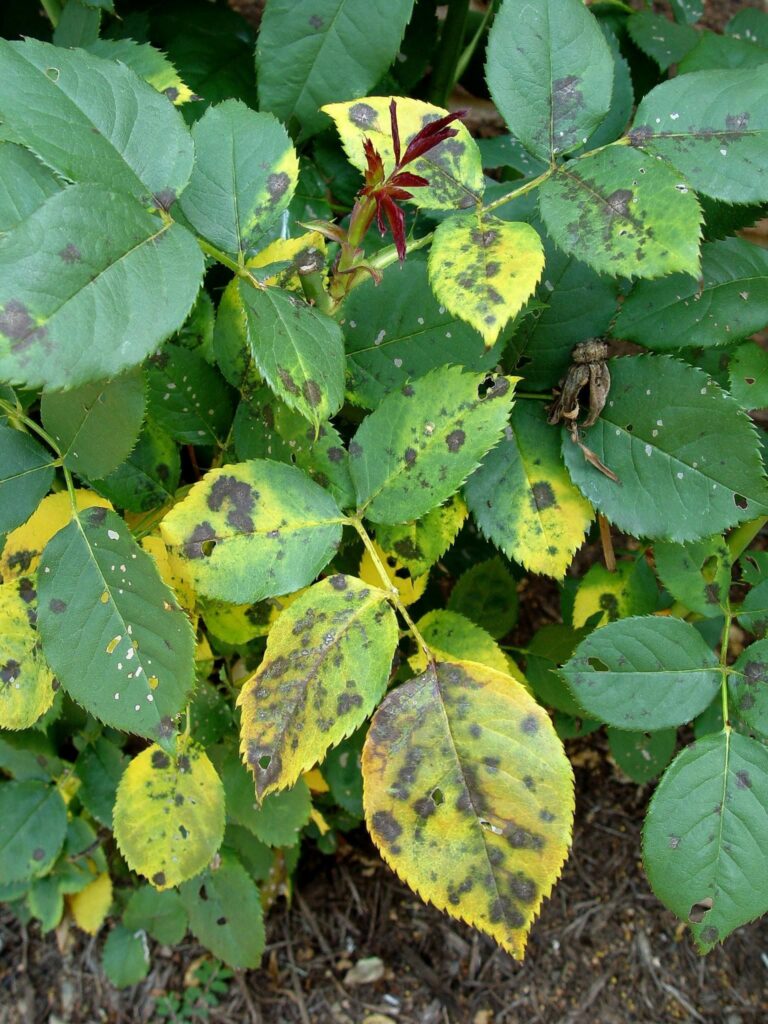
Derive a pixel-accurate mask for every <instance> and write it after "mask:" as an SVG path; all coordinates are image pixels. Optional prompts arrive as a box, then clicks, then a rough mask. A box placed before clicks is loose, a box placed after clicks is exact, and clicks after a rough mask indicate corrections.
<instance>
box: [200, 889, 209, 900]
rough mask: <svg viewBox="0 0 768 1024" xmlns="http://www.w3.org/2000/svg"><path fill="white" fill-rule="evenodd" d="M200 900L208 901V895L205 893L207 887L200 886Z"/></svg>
mask: <svg viewBox="0 0 768 1024" xmlns="http://www.w3.org/2000/svg"><path fill="white" fill-rule="evenodd" d="M200 899H201V900H203V902H205V901H206V900H207V899H208V893H207V892H206V891H205V886H204V885H201V886H200Z"/></svg>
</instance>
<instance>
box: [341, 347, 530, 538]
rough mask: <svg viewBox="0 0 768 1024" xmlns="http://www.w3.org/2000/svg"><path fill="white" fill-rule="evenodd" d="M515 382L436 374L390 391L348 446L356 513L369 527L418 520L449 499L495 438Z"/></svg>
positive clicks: (447, 371)
mask: <svg viewBox="0 0 768 1024" xmlns="http://www.w3.org/2000/svg"><path fill="white" fill-rule="evenodd" d="M515 381H516V378H511V379H508V378H507V377H497V378H496V380H495V381H494V383H493V385H492V386H491V387H490V388H489V389H488V391H487V392H486V394H485V396H484V397H482V398H480V397H478V389H479V388H481V386H482V384H483V380H482V378H478V376H477V375H475V374H472V373H464V372H463V371H462V370H461V367H458V366H454V367H441V368H440V369H437V370H433V371H432V372H431V373H428V374H427V375H426V376H424V377H421V378H420V379H419V380H417V381H414V383H413V384H406V385H405V386H404V387H403V388H401V389H400V391H396V392H393V393H392V394H390V395H388V396H387V398H385V399H384V401H383V402H382V403H381V405H380V406H379V407H378V408H377V409H376V410H375V412H372V413H371V415H370V416H368V417H366V419H365V420H364V421H363V423H362V425H361V426H360V428H359V429H358V431H357V433H356V434H355V437H354V439H353V441H352V442H351V443H350V446H349V453H350V471H351V473H352V480H353V482H354V484H355V490H356V493H357V503H358V507H359V508H361V509H362V510H363V511H364V513H365V515H366V517H367V518H368V519H370V520H371V522H374V523H404V522H407V521H409V520H411V519H418V518H419V517H420V516H422V515H424V514H425V513H426V512H429V510H430V509H432V508H434V507H435V506H436V505H439V504H440V503H441V502H443V501H445V500H446V498H449V497H450V496H451V495H452V494H453V493H454V492H455V491H456V490H458V488H459V487H460V486H461V484H462V483H463V482H464V480H466V478H467V476H469V474H470V473H472V472H473V471H474V470H475V469H476V467H477V464H478V461H479V460H480V459H481V458H482V457H483V455H485V453H486V452H487V451H488V449H489V448H491V447H492V446H493V445H494V444H495V443H496V441H497V440H498V438H499V435H500V434H501V432H502V430H503V429H504V424H505V423H506V421H507V417H508V416H509V409H510V406H511V404H512V389H513V387H514V383H515Z"/></svg>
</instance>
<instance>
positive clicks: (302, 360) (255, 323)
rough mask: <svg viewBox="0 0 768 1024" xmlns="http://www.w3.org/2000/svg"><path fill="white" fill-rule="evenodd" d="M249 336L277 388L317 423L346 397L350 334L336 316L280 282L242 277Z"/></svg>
mask: <svg viewBox="0 0 768 1024" xmlns="http://www.w3.org/2000/svg"><path fill="white" fill-rule="evenodd" d="M238 287H239V290H240V299H241V301H242V304H243V308H244V310H245V314H246V318H247V341H248V345H249V346H250V348H251V352H252V355H253V358H254V360H255V361H256V364H257V366H258V368H259V370H260V371H261V373H262V374H263V376H264V378H265V380H266V381H267V383H268V384H269V386H270V387H271V388H272V390H273V391H274V392H275V393H276V394H277V395H278V396H279V397H280V398H281V399H282V400H283V401H284V402H285V403H286V404H287V405H289V406H291V408H293V409H297V410H298V412H300V413H301V415H302V416H304V417H305V418H306V419H308V420H309V421H310V422H311V423H314V424H315V426H319V425H320V423H322V422H323V420H327V419H328V418H329V417H330V416H333V414H334V413H336V412H338V411H339V409H340V408H341V405H342V403H343V401H344V339H343V337H342V334H341V329H340V328H339V325H338V324H337V323H335V321H333V320H331V318H330V317H327V316H325V314H323V313H320V312H319V311H318V310H316V309H314V308H313V307H312V306H309V305H307V303H306V302H302V301H301V300H300V299H297V298H295V297H294V296H292V295H290V294H289V293H288V292H286V291H282V290H281V289H279V288H264V289H260V288H254V286H253V285H252V284H249V283H248V282H247V281H239V282H238Z"/></svg>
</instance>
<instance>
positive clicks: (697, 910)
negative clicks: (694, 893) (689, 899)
mask: <svg viewBox="0 0 768 1024" xmlns="http://www.w3.org/2000/svg"><path fill="white" fill-rule="evenodd" d="M713 906H714V900H713V899H712V897H711V896H705V897H704V899H703V900H697V902H696V903H694V904H693V906H692V907H691V909H690V910H689V911H688V920H689V921H690V922H691V924H701V922H702V921H703V920H704V918H705V916H706V915H707V914H708V913H709V911H710V910H711V909H712V907H713Z"/></svg>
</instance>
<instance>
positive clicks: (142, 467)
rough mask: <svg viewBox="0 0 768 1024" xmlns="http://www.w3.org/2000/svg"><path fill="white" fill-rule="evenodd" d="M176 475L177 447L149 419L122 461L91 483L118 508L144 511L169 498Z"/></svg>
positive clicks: (177, 478)
mask: <svg viewBox="0 0 768 1024" xmlns="http://www.w3.org/2000/svg"><path fill="white" fill-rule="evenodd" d="M180 475H181V459H180V456H179V449H178V448H177V446H176V444H175V443H174V441H173V440H172V438H170V437H169V436H168V434H166V433H165V431H164V430H163V429H162V428H161V427H159V426H158V425H157V424H156V423H155V422H154V421H153V420H152V419H149V420H147V422H146V423H145V424H144V428H143V430H142V431H141V433H140V434H139V439H138V441H137V442H136V447H135V448H134V449H133V451H132V452H131V454H130V455H129V456H128V458H127V459H126V460H125V462H123V463H121V464H120V465H119V466H118V467H117V469H115V470H114V471H113V472H112V473H110V474H109V476H107V477H105V478H104V479H103V480H92V481H91V483H92V484H93V486H94V487H95V488H96V490H98V492H99V493H100V494H103V495H104V496H105V497H107V498H109V500H110V501H111V502H112V503H113V504H114V505H116V506H117V507H118V508H124V509H127V511H129V512H148V511H149V510H150V509H153V508H157V507H158V506H159V505H165V504H166V503H167V502H169V501H170V500H171V499H172V498H173V495H174V493H175V491H176V488H177V487H178V486H179V477H180Z"/></svg>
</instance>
